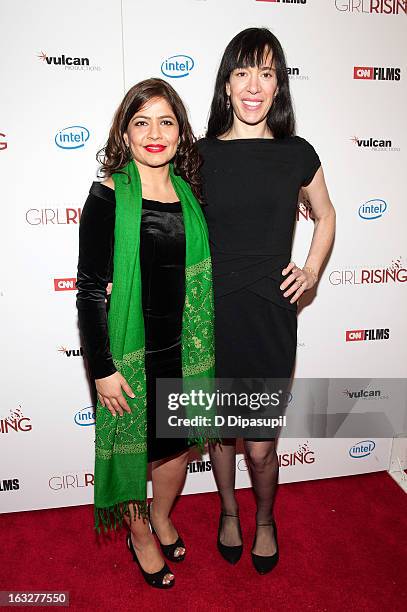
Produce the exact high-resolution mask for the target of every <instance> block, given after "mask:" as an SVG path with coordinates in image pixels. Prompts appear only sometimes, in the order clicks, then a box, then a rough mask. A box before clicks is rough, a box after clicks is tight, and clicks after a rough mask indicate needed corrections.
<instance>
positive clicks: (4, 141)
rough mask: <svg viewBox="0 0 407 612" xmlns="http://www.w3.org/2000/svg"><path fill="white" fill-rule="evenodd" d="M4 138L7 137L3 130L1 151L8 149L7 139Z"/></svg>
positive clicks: (0, 139)
mask: <svg viewBox="0 0 407 612" xmlns="http://www.w3.org/2000/svg"><path fill="white" fill-rule="evenodd" d="M3 138H7V136H6V135H5V134H3V132H0V151H5V150H6V149H7V146H8V144H7V140H3Z"/></svg>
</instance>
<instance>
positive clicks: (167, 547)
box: [148, 502, 186, 563]
mask: <svg viewBox="0 0 407 612" xmlns="http://www.w3.org/2000/svg"><path fill="white" fill-rule="evenodd" d="M151 505H152V502H151V503H150V504H149V506H148V518H149V521H150V525H151V531H152V532H153V533H154V534H155V535H156V536H157V539H158V543H159V544H160V547H161V550H162V551H163V554H164V555H165V556H166V557H167V559H169V561H173V562H175V563H179V562H180V561H183V560H184V559H185V555H186V550H185V544H184V541H183V539H182V538H181V537H180V536H178V538H177V540H176V541H175V542H174V543H173V544H161V542H160V538H159V537H158V535H157V532H156V530H155V529H154V527H153V524H152V522H151V516H150V514H151V513H150V508H151ZM177 548H183V549H184V551H185V552H184V554H182V555H178V557H176V556H175V551H176V550H177Z"/></svg>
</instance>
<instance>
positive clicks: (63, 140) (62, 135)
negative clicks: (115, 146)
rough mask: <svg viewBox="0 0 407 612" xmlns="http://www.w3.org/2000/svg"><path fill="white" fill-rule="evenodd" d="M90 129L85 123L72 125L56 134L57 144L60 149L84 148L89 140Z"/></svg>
mask: <svg viewBox="0 0 407 612" xmlns="http://www.w3.org/2000/svg"><path fill="white" fill-rule="evenodd" d="M89 136H90V133H89V130H88V128H86V127H84V126H83V125H70V126H68V127H66V128H63V129H62V130H59V132H57V133H56V134H55V138H54V140H55V144H56V145H57V147H59V148H60V149H82V148H83V147H84V146H85V144H86V143H87V142H88V140H89Z"/></svg>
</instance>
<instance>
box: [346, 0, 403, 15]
mask: <svg viewBox="0 0 407 612" xmlns="http://www.w3.org/2000/svg"><path fill="white" fill-rule="evenodd" d="M335 8H336V10H337V11H342V12H348V13H370V14H372V13H375V14H383V15H406V14H407V0H335Z"/></svg>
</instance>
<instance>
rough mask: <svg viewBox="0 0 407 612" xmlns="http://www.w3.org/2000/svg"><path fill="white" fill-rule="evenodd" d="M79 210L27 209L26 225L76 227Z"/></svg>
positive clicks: (79, 214) (80, 210)
mask: <svg viewBox="0 0 407 612" xmlns="http://www.w3.org/2000/svg"><path fill="white" fill-rule="evenodd" d="M81 213H82V209H81V208H29V209H28V210H27V212H26V213H25V220H26V222H27V223H28V225H78V224H79V221H80V219H81Z"/></svg>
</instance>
